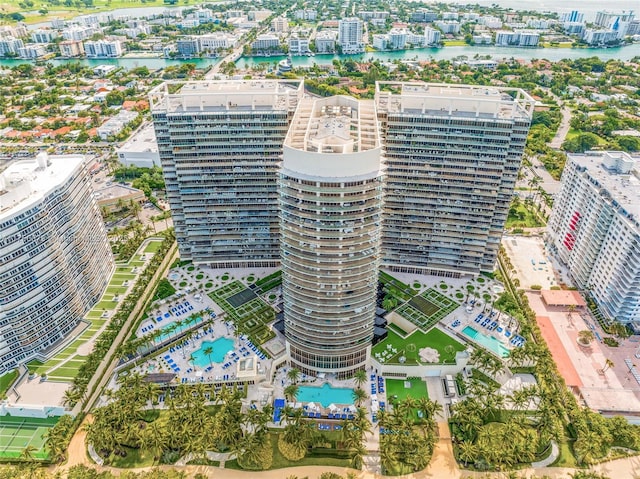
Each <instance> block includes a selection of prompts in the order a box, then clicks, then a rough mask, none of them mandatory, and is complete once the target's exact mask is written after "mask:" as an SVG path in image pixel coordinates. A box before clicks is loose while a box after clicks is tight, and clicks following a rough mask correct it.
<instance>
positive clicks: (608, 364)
mask: <svg viewBox="0 0 640 479" xmlns="http://www.w3.org/2000/svg"><path fill="white" fill-rule="evenodd" d="M614 366H615V364H614V362H613V361H611V359H609V358H607V359H606V360H605V361H604V368H602V372H603V373H604V372H605V371H606V370H607V369H611V368H612V367H614Z"/></svg>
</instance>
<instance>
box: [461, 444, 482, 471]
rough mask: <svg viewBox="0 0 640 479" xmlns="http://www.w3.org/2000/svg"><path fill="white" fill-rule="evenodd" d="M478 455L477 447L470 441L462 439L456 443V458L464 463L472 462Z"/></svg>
mask: <svg viewBox="0 0 640 479" xmlns="http://www.w3.org/2000/svg"><path fill="white" fill-rule="evenodd" d="M477 457H478V448H477V447H476V445H475V444H474V443H472V442H471V441H464V442H462V443H460V444H459V445H458V460H460V461H462V462H463V463H464V465H465V467H466V466H467V464H469V463H470V462H474V461H475V460H476V458H477Z"/></svg>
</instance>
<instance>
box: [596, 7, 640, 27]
mask: <svg viewBox="0 0 640 479" xmlns="http://www.w3.org/2000/svg"><path fill="white" fill-rule="evenodd" d="M634 18H635V14H634V13H633V10H631V11H628V12H627V11H622V12H620V13H616V12H611V11H609V10H601V11H599V12H597V13H596V19H595V21H594V22H593V23H595V24H596V25H598V26H600V27H605V28H611V26H612V25H613V23H615V22H616V21H618V22H630V21H632V20H633V19H634Z"/></svg>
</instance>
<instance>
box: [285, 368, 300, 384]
mask: <svg viewBox="0 0 640 479" xmlns="http://www.w3.org/2000/svg"><path fill="white" fill-rule="evenodd" d="M300 376H301V374H300V370H299V369H297V368H291V369H289V371H287V378H289V380H290V381H291V382H292V383H293V384H296V383H297V382H298V381H300Z"/></svg>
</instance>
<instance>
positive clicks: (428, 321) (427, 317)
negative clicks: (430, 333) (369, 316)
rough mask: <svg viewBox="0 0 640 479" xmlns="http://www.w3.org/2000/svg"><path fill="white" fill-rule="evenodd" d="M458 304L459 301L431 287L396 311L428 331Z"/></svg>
mask: <svg viewBox="0 0 640 479" xmlns="http://www.w3.org/2000/svg"><path fill="white" fill-rule="evenodd" d="M458 306H459V304H458V303H456V302H455V301H453V300H452V299H450V298H448V297H447V296H445V295H444V294H442V293H440V292H438V291H436V290H435V289H433V288H429V289H428V290H426V291H425V292H423V293H422V294H420V295H419V296H414V297H412V298H411V299H410V300H409V301H408V302H406V303H405V304H403V305H402V306H400V307H399V308H398V309H397V310H396V313H398V314H399V315H400V316H402V317H403V318H406V319H408V320H409V321H411V322H412V323H413V324H415V325H416V326H418V327H419V328H420V329H422V330H423V331H427V330H429V329H430V328H432V327H433V326H435V325H436V324H437V323H438V322H439V321H441V320H442V319H443V318H444V317H446V316H447V315H448V314H449V313H451V312H452V311H454V310H455V309H456V308H457V307H458Z"/></svg>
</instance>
